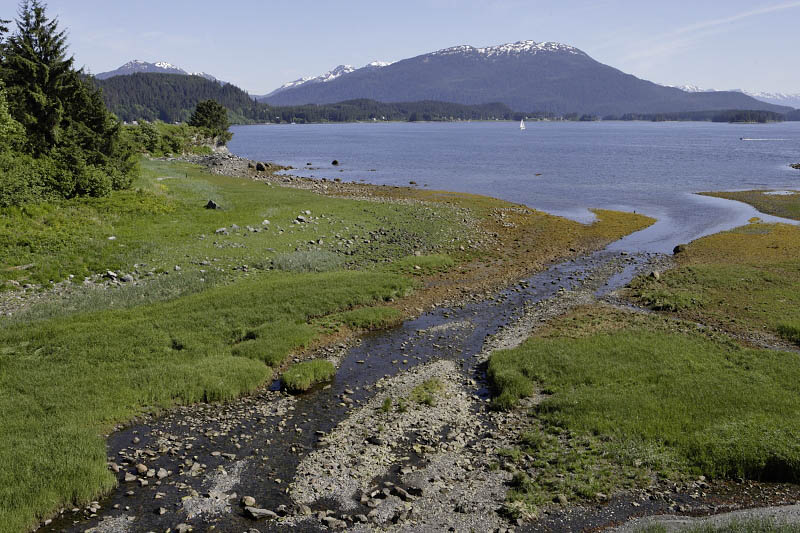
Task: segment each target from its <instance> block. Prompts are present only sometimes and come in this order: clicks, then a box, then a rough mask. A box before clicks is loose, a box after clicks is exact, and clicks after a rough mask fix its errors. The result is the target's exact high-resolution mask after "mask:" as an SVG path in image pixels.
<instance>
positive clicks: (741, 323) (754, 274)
mask: <svg viewBox="0 0 800 533" xmlns="http://www.w3.org/2000/svg"><path fill="white" fill-rule="evenodd" d="M798 258H800V228H798V227H795V226H789V225H786V224H761V223H756V224H750V225H748V226H744V227H741V228H737V229H735V230H731V231H727V232H723V233H718V234H715V235H711V236H708V237H704V238H702V239H698V240H697V241H694V242H692V243H691V244H689V245H688V246H687V247H686V251H685V252H683V253H681V254H678V255H677V256H676V259H677V262H678V264H677V267H676V268H673V269H671V270H669V271H667V272H665V273H663V274H662V275H661V276H660V279H659V280H656V279H654V278H652V277H640V278H638V279H636V280H634V282H633V283H632V284H631V287H630V290H629V294H630V296H631V297H633V298H634V299H635V300H637V301H639V302H641V303H643V304H645V305H647V306H650V307H652V308H653V309H657V310H664V311H670V312H674V313H676V314H677V315H678V316H681V317H683V318H686V319H689V320H694V321H697V322H702V323H706V324H713V325H715V326H717V327H720V328H722V329H725V330H728V331H731V332H734V333H737V334H742V333H743V334H748V335H750V334H753V333H755V334H759V335H761V334H763V333H768V334H771V335H781V336H784V337H786V338H787V339H789V340H793V341H795V342H797V330H796V326H797V324H798V323H800V259H798Z"/></svg>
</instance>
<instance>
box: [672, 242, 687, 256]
mask: <svg viewBox="0 0 800 533" xmlns="http://www.w3.org/2000/svg"><path fill="white" fill-rule="evenodd" d="M685 251H686V245H685V244H679V245H678V246H676V247H675V248H673V249H672V254H673V255H678V254H682V253H683V252H685Z"/></svg>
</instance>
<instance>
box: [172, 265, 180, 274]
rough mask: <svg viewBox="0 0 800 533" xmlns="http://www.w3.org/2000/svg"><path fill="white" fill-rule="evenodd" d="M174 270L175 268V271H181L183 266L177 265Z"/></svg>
mask: <svg viewBox="0 0 800 533" xmlns="http://www.w3.org/2000/svg"><path fill="white" fill-rule="evenodd" d="M173 270H175V272H180V271H181V267H180V266H178V265H175V268H174V269H173Z"/></svg>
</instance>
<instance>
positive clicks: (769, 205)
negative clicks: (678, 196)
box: [701, 191, 800, 220]
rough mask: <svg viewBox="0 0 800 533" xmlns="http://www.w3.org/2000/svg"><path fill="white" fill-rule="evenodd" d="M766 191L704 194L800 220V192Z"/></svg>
mask: <svg viewBox="0 0 800 533" xmlns="http://www.w3.org/2000/svg"><path fill="white" fill-rule="evenodd" d="M764 192H766V191H725V192H704V193H701V194H704V195H706V196H715V197H717V198H726V199H728V200H737V201H739V202H744V203H747V204H750V205H752V206H753V207H755V208H756V209H758V210H759V211H761V212H762V213H767V214H768V215H775V216H777V217H783V218H792V219H795V220H800V192H794V194H764Z"/></svg>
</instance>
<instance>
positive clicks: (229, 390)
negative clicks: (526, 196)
mask: <svg viewBox="0 0 800 533" xmlns="http://www.w3.org/2000/svg"><path fill="white" fill-rule="evenodd" d="M143 166H144V171H143V173H142V175H141V177H140V178H139V180H138V182H137V184H136V186H137V190H136V191H132V192H123V193H119V194H117V193H115V194H114V195H112V196H111V197H110V198H108V199H103V200H71V201H66V202H63V203H61V204H57V205H43V206H32V207H30V208H26V209H15V210H7V211H4V213H3V215H4V216H3V218H2V227H0V237H2V238H1V239H0V246H2V250H3V253H2V254H0V255H2V257H3V259H2V265H0V275H2V277H3V278H5V279H15V280H18V281H19V282H28V283H34V284H39V285H40V286H41V287H42V288H43V290H44V288H45V287H47V286H48V285H49V283H48V282H49V280H51V279H52V280H53V281H58V280H60V279H67V278H68V275H69V274H73V275H75V276H76V278H77V279H79V280H80V279H81V278H82V277H83V276H84V275H92V274H96V273H98V272H104V271H105V270H109V269H113V270H116V271H118V272H119V273H124V272H127V273H130V274H131V275H132V277H133V279H134V281H132V282H129V283H130V284H131V285H130V286H126V287H117V284H114V283H111V282H99V281H97V278H93V279H95V280H96V282H95V283H93V285H94V288H91V289H84V288H82V287H81V286H72V285H71V284H69V283H63V284H61V287H62V289H63V291H64V294H65V295H62V294H61V292H59V291H58V290H54V291H53V292H52V293H49V292H46V291H45V292H44V296H45V298H44V299H43V301H42V303H40V304H38V305H37V306H34V307H31V308H29V309H28V313H29V314H28V315H27V319H25V318H23V315H22V314H21V315H20V317H19V319H17V318H15V316H13V315H14V313H15V312H16V311H18V310H19V308H17V309H14V308H8V307H6V309H10V312H12V316H11V317H8V318H6V319H4V320H0V346H1V348H0V368H2V374H0V381H1V382H2V389H3V390H4V391H7V392H8V393H7V394H4V395H3V396H2V397H0V413H2V414H0V463H2V464H3V465H7V466H4V468H3V469H2V471H1V472H0V531H3V532H5V531H19V530H22V529H25V528H28V527H31V526H33V525H35V523H36V522H37V520H41V519H43V518H46V517H47V516H48V515H50V514H51V513H53V512H56V511H57V510H58V509H59V508H63V507H65V506H70V507H71V506H74V505H81V504H82V503H85V502H87V501H90V500H91V499H93V498H96V497H97V496H98V495H99V494H101V493H102V492H103V491H106V490H108V489H110V488H111V487H113V486H114V485H115V484H116V480H115V478H114V476H113V475H112V474H111V473H110V472H109V470H108V469H107V467H106V457H105V450H104V439H103V438H102V437H101V435H103V434H105V433H107V432H109V431H110V430H112V429H113V428H114V427H115V425H117V424H120V423H125V422H126V421H129V420H130V419H131V418H133V417H135V416H136V415H138V414H140V413H143V412H153V411H158V410H160V409H166V408H169V407H170V406H173V405H176V404H181V403H189V402H198V401H217V400H231V399H233V398H235V397H236V396H238V395H241V394H246V393H248V392H249V391H252V390H254V389H255V388H257V387H259V386H261V385H263V384H264V383H265V382H266V381H268V379H269V378H270V377H271V375H272V373H273V371H274V370H279V369H280V368H281V367H282V365H283V364H284V361H285V359H286V357H287V355H289V354H290V353H293V352H295V353H296V352H297V351H298V350H302V349H303V348H304V347H305V348H308V347H310V346H313V345H315V344H317V343H320V342H323V341H324V335H325V334H326V333H328V332H329V331H330V324H332V323H337V322H338V323H347V322H348V320H350V321H351V324H352V325H353V326H356V327H358V326H359V325H367V326H372V325H374V324H373V318H375V317H372V316H370V313H365V312H362V313H360V314H351V315H348V314H346V313H347V312H349V311H352V310H353V309H364V308H367V307H368V306H371V305H376V304H377V305H380V306H385V305H386V304H387V302H388V303H392V302H395V303H394V304H392V305H394V306H396V307H397V308H398V309H399V310H400V312H401V313H408V312H409V311H408V307H403V306H418V305H421V303H426V302H427V303H432V302H435V301H437V299H439V298H441V297H442V296H443V295H445V294H449V292H450V291H455V290H459V291H460V290H462V289H463V290H466V289H469V288H470V287H475V286H482V287H486V286H488V285H487V284H488V283H501V282H502V279H503V278H502V277H500V278H498V279H492V278H491V277H490V276H486V275H485V274H486V273H488V272H491V271H493V270H494V271H500V272H504V273H506V274H507V275H509V276H510V275H514V273H516V272H523V271H529V270H530V269H531V268H535V266H536V265H539V264H541V262H544V261H549V260H553V259H556V258H558V257H563V256H566V255H569V254H570V253H571V252H569V248H570V247H573V246H574V247H575V248H576V250H578V249H585V248H591V247H597V246H600V245H602V244H603V243H605V242H608V241H609V240H613V239H615V238H618V237H621V236H622V235H624V234H625V233H627V232H629V231H633V230H635V229H639V228H641V227H642V226H644V225H646V224H648V223H649V222H650V221H649V219H645V218H644V217H639V216H636V215H626V214H621V213H620V214H617V213H611V212H609V213H603V214H602V216H601V217H600V222H598V223H595V224H593V225H590V226H583V225H581V224H578V223H575V222H571V221H568V220H565V219H561V218H558V217H552V216H548V215H544V214H541V213H537V212H535V211H531V210H528V209H527V208H521V207H518V206H513V205H511V204H508V203H506V202H499V201H494V200H491V199H488V198H483V197H476V196H469V195H458V196H459V199H458V200H457V201H453V200H452V198H448V200H447V201H446V202H440V201H436V202H434V203H429V202H425V201H419V200H413V199H412V200H413V201H408V200H409V199H405V201H402V200H403V199H402V191H401V192H400V193H397V192H394V193H392V194H394V195H395V197H393V198H384V200H386V201H379V202H376V201H374V200H375V198H372V199H371V200H356V199H344V198H332V197H326V196H323V195H318V194H314V193H312V192H309V191H303V190H297V189H291V188H285V187H277V186H274V185H272V184H264V183H259V182H256V181H252V180H246V179H237V178H231V177H224V176H215V175H210V174H208V173H206V172H204V171H202V170H200V169H198V168H197V167H194V166H191V165H187V164H182V163H168V162H161V161H145V162H144V164H143ZM380 189H381V188H377V187H376V188H374V189H373V190H377V191H379V192H382V191H380ZM364 190H367V188H362V189H361V191H362V192H363V191H364ZM209 198H212V199H214V200H215V201H216V202H217V203H218V204H219V205H220V206H222V209H219V210H206V209H203V206H204V205H205V203H206V202H207V201H208V199H209ZM396 200H401V201H396ZM307 211H310V212H311V214H310V215H309V214H307ZM298 216H302V217H303V219H304V221H301V220H300V219H298ZM467 217H471V218H472V219H474V220H475V221H476V223H475V224H474V225H473V224H465V223H464V219H465V218H467ZM508 219H512V220H513V223H511V224H508V222H507V221H508ZM501 220H502V222H501ZM266 221H268V222H266ZM234 225H235V226H238V229H236V228H235V227H234ZM248 226H249V227H248ZM218 230H219V231H218ZM256 230H258V231H256ZM489 231H491V232H492V235H489ZM109 237H114V239H109ZM298 251H300V252H308V254H311V255H307V256H303V257H302V258H299V257H292V258H291V259H290V260H288V261H286V262H283V263H281V264H285V265H288V268H287V269H286V270H280V269H276V268H273V263H274V260H275V259H276V258H278V257H280V255H281V254H292V253H295V252H298ZM317 252H324V253H326V254H336V255H337V256H341V258H342V261H341V262H339V261H335V262H331V261H328V260H327V259H326V258H327V257H328V255H326V256H324V257H323V259H325V261H324V265H325V266H324V268H317V267H316V266H314V265H318V264H321V263H319V262H318V261H317V259H318V258H317V257H316V256H315V255H314V254H315V253H317ZM415 252H417V253H420V252H421V257H418V256H416V255H413V254H414V253H415ZM429 257H432V258H429ZM481 262H482V264H483V265H484V266H485V270H483V271H481V270H480V269H477V270H476V269H475V268H473V267H474V266H475V265H476V264H477V263H481ZM28 264H33V265H34V267H32V268H26V269H17V268H15V267H17V266H19V265H28ZM293 265H299V266H298V267H295V266H293ZM306 265H311V266H312V268H307V267H306ZM175 266H179V267H180V269H176V268H175ZM415 266H418V267H419V268H414V267H415ZM295 269H299V270H303V271H304V272H303V273H297V272H292V270H295ZM459 269H461V270H459ZM287 270H288V271H287ZM320 270H322V271H320ZM462 270H463V272H462ZM476 271H477V272H479V275H478V276H477V277H474V274H475V272H476ZM152 279H154V280H156V281H155V282H151V281H150V280H152ZM187 279H189V280H191V281H190V282H189V283H183V281H182V280H187ZM171 280H174V286H175V287H177V288H176V289H174V290H173V289H172V282H171ZM465 280H466V282H464V281H465ZM462 282H463V283H462ZM470 282H471V283H473V285H470V284H469V283H470ZM149 283H156V284H160V288H159V289H158V290H154V291H148V290H147V287H149V286H150V285H149ZM443 287H444V288H445V289H446V290H444V291H442V290H441V289H442V288H443ZM415 288H416V289H417V291H416V292H415V293H413V294H412V295H411V297H409V293H410V291H412V290H413V289H415ZM30 292H32V291H28V293H30ZM98 293H99V295H98ZM13 294H15V293H12V295H13ZM48 295H49V296H48ZM117 296H119V298H117ZM48 298H49V299H48ZM120 299H121V300H122V302H120V301H119V300H120ZM60 300H61V301H64V302H68V303H69V305H66V306H65V305H61V301H60ZM342 313H344V314H342ZM328 316H330V318H326V317H328ZM333 316H335V317H336V318H333ZM376 317H378V318H380V319H381V320H379V322H380V321H383V320H386V319H388V320H394V319H395V316H389V315H388V314H387V313H382V314H379V315H376Z"/></svg>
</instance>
